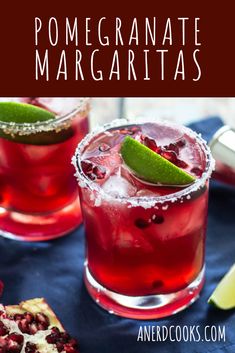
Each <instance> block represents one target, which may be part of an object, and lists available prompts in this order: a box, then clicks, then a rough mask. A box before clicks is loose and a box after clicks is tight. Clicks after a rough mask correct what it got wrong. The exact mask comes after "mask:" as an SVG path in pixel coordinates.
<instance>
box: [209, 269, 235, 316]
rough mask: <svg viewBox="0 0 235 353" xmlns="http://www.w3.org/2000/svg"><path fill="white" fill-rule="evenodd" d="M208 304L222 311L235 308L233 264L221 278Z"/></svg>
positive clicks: (234, 273)
mask: <svg viewBox="0 0 235 353" xmlns="http://www.w3.org/2000/svg"><path fill="white" fill-rule="evenodd" d="M208 303H209V304H213V305H215V306H216V307H217V308H219V309H222V310H228V309H233V308H235V264H234V265H233V266H232V267H231V269H230V270H229V271H228V273H227V274H226V275H225V276H224V277H223V278H222V280H221V281H220V283H219V284H218V286H217V287H216V289H215V290H214V292H213V293H212V295H211V296H210V298H209V299H208Z"/></svg>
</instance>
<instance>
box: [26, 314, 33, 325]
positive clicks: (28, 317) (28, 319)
mask: <svg viewBox="0 0 235 353" xmlns="http://www.w3.org/2000/svg"><path fill="white" fill-rule="evenodd" d="M24 318H25V319H26V320H27V322H28V323H31V322H33V320H34V316H33V315H32V314H31V313H25V314H24Z"/></svg>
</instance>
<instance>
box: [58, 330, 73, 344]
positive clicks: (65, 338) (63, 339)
mask: <svg viewBox="0 0 235 353" xmlns="http://www.w3.org/2000/svg"><path fill="white" fill-rule="evenodd" d="M70 338H71V337H70V335H69V334H68V333H67V332H61V334H60V339H61V342H64V343H67V342H68V341H69V340H70Z"/></svg>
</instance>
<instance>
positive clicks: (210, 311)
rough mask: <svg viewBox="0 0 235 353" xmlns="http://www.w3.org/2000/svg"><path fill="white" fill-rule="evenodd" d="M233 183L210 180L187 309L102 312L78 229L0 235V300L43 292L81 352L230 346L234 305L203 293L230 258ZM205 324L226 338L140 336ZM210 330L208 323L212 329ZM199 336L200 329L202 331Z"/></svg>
mask: <svg viewBox="0 0 235 353" xmlns="http://www.w3.org/2000/svg"><path fill="white" fill-rule="evenodd" d="M220 126H222V122H221V120H220V119H219V118H209V119H206V120H203V121H200V122H196V123H194V124H191V127H192V128H193V129H194V130H196V131H197V132H201V133H202V135H203V137H204V138H205V139H207V140H208V139H210V138H211V136H212V133H213V132H214V131H216V130H217V129H218V128H219V127H220ZM234 210H235V188H232V187H229V186H226V185H225V184H221V183H218V182H214V181H212V183H211V188H210V202H209V218H208V232H207V251H206V265H207V267H206V284H205V287H204V289H203V291H202V294H201V296H200V298H199V299H198V300H197V301H196V303H194V304H193V305H192V306H191V307H189V308H188V309H186V310H184V311H182V312H181V313H179V314H177V315H175V316H172V317H170V318H166V319H164V320H152V321H137V320H130V319H125V318H121V317H117V316H114V315H110V314H108V313H106V311H104V310H103V309H101V308H100V307H98V306H97V305H96V304H95V303H94V302H93V301H92V299H91V298H90V297H89V295H88V294H87V292H86V289H85V287H84V284H83V281H82V270H83V262H84V228H83V226H81V227H80V228H79V229H78V230H76V231H75V232H73V233H72V234H70V235H69V236H66V237H64V238H61V239H57V240H54V241H49V242H45V243H23V242H17V241H13V240H8V239H4V238H0V278H1V279H2V280H3V281H4V283H5V290H4V294H3V297H2V302H3V303H4V304H10V303H11V304H14V303H18V302H19V301H21V300H25V299H28V298H33V297H41V296H42V297H45V298H46V299H47V301H48V302H49V304H50V305H51V306H52V307H53V309H54V310H55V311H56V313H57V314H58V316H59V318H60V319H61V321H62V322H63V324H64V326H65V327H66V329H67V330H68V331H69V332H71V334H72V335H74V336H75V337H77V338H78V340H79V342H80V349H81V353H121V352H122V353H137V352H138V353H156V352H160V353H169V352H174V353H207V352H213V353H234V352H235V311H228V312H223V311H219V310H217V309H214V308H212V307H210V306H209V305H208V304H207V299H208V297H209V296H210V294H211V293H212V291H213V290H214V288H215V286H216V285H217V284H218V282H219V280H220V279H221V277H222V276H223V275H224V274H225V273H226V272H227V271H228V269H229V267H230V266H231V265H232V264H233V263H234V262H235V234H234V233H235V231H234V229H235V217H234ZM148 325H151V326H156V325H158V326H161V327H163V326H166V327H167V328H169V327H170V326H174V327H177V326H181V327H183V326H185V325H186V326H187V327H188V328H190V327H193V326H198V327H199V330H200V332H201V333H203V332H204V328H205V327H206V326H209V329H211V327H215V329H214V330H216V328H217V327H218V326H220V327H221V330H225V339H224V337H223V339H222V340H219V339H218V338H217V339H216V340H214V339H215V337H213V340H214V341H208V342H207V341H205V340H204V341H202V340H200V341H199V342H193V341H192V342H184V341H183V340H182V341H180V342H172V341H171V340H169V339H166V340H165V341H164V342H163V341H162V342H155V341H152V342H139V341H137V335H138V332H139V329H140V327H141V326H142V327H143V326H148ZM212 330H213V328H212ZM203 337H204V336H203Z"/></svg>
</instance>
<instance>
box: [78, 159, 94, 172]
mask: <svg viewBox="0 0 235 353" xmlns="http://www.w3.org/2000/svg"><path fill="white" fill-rule="evenodd" d="M81 166H82V170H83V172H84V173H85V174H90V173H92V170H93V164H92V163H91V162H89V161H86V160H84V161H82V162H81Z"/></svg>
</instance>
